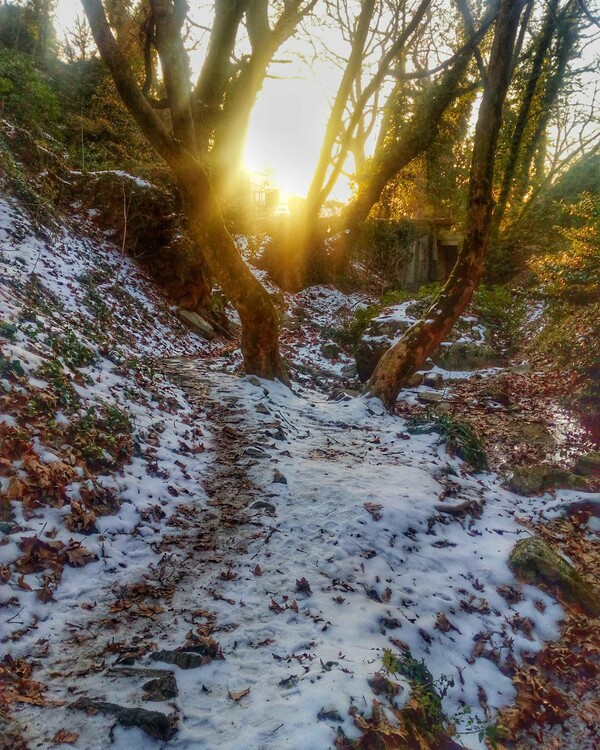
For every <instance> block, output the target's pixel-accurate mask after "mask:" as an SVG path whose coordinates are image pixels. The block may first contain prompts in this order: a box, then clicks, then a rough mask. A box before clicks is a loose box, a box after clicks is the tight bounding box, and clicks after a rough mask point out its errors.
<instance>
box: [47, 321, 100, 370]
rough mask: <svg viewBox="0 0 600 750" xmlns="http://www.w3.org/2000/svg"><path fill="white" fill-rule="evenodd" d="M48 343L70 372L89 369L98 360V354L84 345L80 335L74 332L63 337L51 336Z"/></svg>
mask: <svg viewBox="0 0 600 750" xmlns="http://www.w3.org/2000/svg"><path fill="white" fill-rule="evenodd" d="M48 343H49V345H50V346H51V347H52V349H53V350H54V352H55V353H56V354H57V355H58V356H59V357H61V358H62V360H63V361H64V363H65V364H66V365H67V367H68V368H69V369H70V370H76V369H77V368H79V367H87V366H88V365H90V364H92V362H94V361H95V360H96V359H97V357H96V354H95V353H94V352H93V351H92V350H91V349H88V347H87V346H85V345H84V344H82V343H81V341H80V340H79V337H78V335H77V334H76V333H75V331H72V330H69V331H67V332H66V333H65V334H63V335H59V334H51V335H50V336H49V337H48Z"/></svg>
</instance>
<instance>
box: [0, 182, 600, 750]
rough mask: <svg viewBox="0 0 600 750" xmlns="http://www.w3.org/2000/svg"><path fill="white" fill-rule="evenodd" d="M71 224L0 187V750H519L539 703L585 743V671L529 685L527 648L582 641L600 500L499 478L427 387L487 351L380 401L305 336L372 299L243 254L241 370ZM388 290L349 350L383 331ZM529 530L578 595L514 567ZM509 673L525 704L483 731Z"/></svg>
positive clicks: (448, 395) (473, 372) (478, 375)
mask: <svg viewBox="0 0 600 750" xmlns="http://www.w3.org/2000/svg"><path fill="white" fill-rule="evenodd" d="M121 177H122V179H123V180H125V181H130V180H134V178H130V177H129V176H127V175H122V176H121ZM138 187H140V186H138ZM141 189H145V187H144V183H143V184H142V185H141ZM99 208H101V207H99ZM94 218H95V216H94V210H93V209H92V210H91V212H90V209H88V208H86V207H84V206H82V205H78V204H77V203H76V202H73V203H72V204H70V206H69V208H68V210H64V211H62V213H60V214H59V213H55V214H54V217H53V219H52V221H46V220H43V221H40V220H36V215H32V213H31V210H30V207H29V206H28V205H27V204H26V203H24V202H23V201H22V200H19V199H18V198H16V197H14V196H13V195H12V194H11V189H10V187H9V185H8V183H6V182H5V184H4V189H3V195H2V199H1V202H0V237H1V238H2V251H1V256H0V263H1V269H2V274H1V281H0V305H1V307H0V337H1V343H2V354H1V358H0V368H1V370H0V375H1V380H0V388H1V390H0V394H1V396H0V397H1V401H2V408H1V411H2V417H1V421H0V446H1V449H2V451H1V455H2V459H1V463H0V468H1V471H0V491H1V503H2V505H1V509H2V519H1V526H0V529H1V536H0V578H1V580H2V583H3V586H2V594H1V596H2V599H1V602H0V621H1V623H2V625H1V630H0V632H1V633H2V647H1V648H2V652H3V657H4V658H3V661H2V662H1V665H0V680H1V682H0V701H1V706H2V718H1V719H0V720H1V721H2V722H3V724H4V725H5V727H4V728H5V739H3V740H2V742H3V743H4V744H3V747H7V748H8V747H13V748H16V747H27V746H31V747H63V746H64V747H67V746H69V747H76V748H86V749H89V748H103V747H107V746H108V744H111V743H112V744H114V745H115V746H116V747H128V748H133V747H140V748H142V747H143V748H148V747H163V746H168V747H182V748H183V747H190V748H191V747H193V748H207V749H213V748H214V749H216V748H240V750H241V748H257V749H258V748H298V749H300V748H326V747H333V746H334V744H335V745H336V746H337V747H340V748H350V747H353V746H354V745H353V744H352V741H354V740H356V741H358V740H360V741H361V742H362V743H363V744H360V745H359V747H371V746H374V745H371V744H368V743H369V741H370V740H369V737H371V741H372V742H375V740H374V739H373V738H375V737H378V738H379V739H378V740H377V742H383V739H382V738H383V737H384V736H392V737H394V738H395V740H394V741H396V742H398V741H406V742H407V743H408V746H411V747H412V746H415V747H417V746H419V745H418V744H417V743H419V742H422V743H424V744H426V743H429V745H426V746H432V747H442V746H443V747H457V746H463V747H469V748H478V747H482V746H483V743H484V742H485V741H491V740H494V741H495V738H497V739H498V740H500V739H501V738H504V739H502V741H506V742H509V741H510V740H511V738H512V740H513V741H515V739H516V738H519V737H520V739H516V741H517V745H516V746H517V747H534V746H539V745H535V744H531V743H532V742H534V739H527V736H528V735H527V733H528V732H531V734H530V737H533V738H535V736H536V734H535V733H536V732H540V731H542V728H543V727H544V723H545V722H546V721H547V720H549V722H550V725H554V726H555V728H551V729H547V728H546V730H545V731H548V732H549V734H548V735H544V736H547V737H548V738H552V737H553V736H557V737H558V736H560V737H561V738H562V741H564V742H565V743H566V744H564V745H562V746H565V747H568V746H572V747H580V748H581V747H590V748H591V747H593V743H594V741H595V737H596V732H597V729H596V724H595V722H594V721H593V702H591V699H589V696H590V693H589V691H593V690H594V689H595V688H594V687H593V685H592V684H587V683H586V684H585V685H583V684H580V685H579V687H581V689H582V690H584V688H585V690H588V692H585V690H584V692H583V693H582V694H581V695H582V696H585V699H582V700H580V701H579V703H578V705H577V706H573V705H572V704H569V701H568V698H567V697H565V696H566V694H567V693H568V688H567V686H566V685H565V684H564V682H563V683H562V684H560V680H559V681H558V683H557V685H556V688H553V689H555V690H557V691H558V693H556V694H555V693H552V696H551V697H550V699H549V698H548V695H546V694H544V685H541V684H539V681H538V683H536V682H535V679H534V677H533V676H532V673H531V671H528V669H529V667H528V666H527V665H531V664H532V663H534V659H535V657H536V654H540V655H542V656H543V655H545V654H547V648H548V647H547V646H546V643H547V642H549V641H550V642H552V641H555V642H557V643H558V644H559V646H557V647H556V648H557V649H560V648H566V647H565V645H564V641H561V640H560V639H561V622H562V621H564V620H565V617H567V618H571V619H568V620H567V622H568V623H570V627H571V629H572V631H573V630H574V629H578V630H577V632H579V633H581V632H584V631H585V632H586V633H587V636H586V638H587V640H586V641H585V644H584V645H582V646H580V648H589V654H586V658H587V656H590V658H592V656H591V655H592V654H593V651H594V648H595V646H594V643H596V644H597V632H596V631H597V627H596V626H595V625H594V620H593V619H588V618H587V617H586V614H587V615H594V614H596V615H597V614H598V612H597V600H596V601H594V596H593V593H592V594H591V595H590V593H589V591H590V589H589V588H588V589H587V593H585V592H586V588H585V587H586V586H589V585H592V586H594V585H597V582H598V573H599V569H598V562H597V558H595V557H594V556H593V555H592V554H591V552H590V549H591V547H590V545H592V544H593V543H594V541H595V540H597V534H598V531H599V528H598V523H597V515H598V514H597V508H598V503H600V495H598V494H593V493H592V492H591V491H590V490H592V489H594V484H593V482H594V480H593V479H585V478H582V477H574V476H573V475H572V474H571V473H570V472H568V471H566V470H563V474H564V475H565V476H566V477H567V480H564V481H563V482H562V483H563V485H565V484H566V485H567V486H570V487H571V489H557V490H554V489H553V490H552V491H551V492H544V490H545V489H546V487H545V486H543V485H540V487H539V488H538V489H537V490H536V489H534V490H533V492H531V493H530V492H527V491H526V492H524V494H515V493H514V492H513V491H511V490H510V489H508V486H507V478H508V477H509V476H510V475H509V474H508V475H507V473H506V472H505V473H504V475H499V474H497V473H494V471H490V470H488V466H487V458H486V455H485V446H482V444H481V443H480V442H479V441H477V439H476V436H474V434H473V433H472V432H471V431H470V430H469V429H468V428H466V427H465V426H464V424H463V423H462V422H461V423H459V422H457V421H454V422H453V421H452V414H453V413H454V412H453V410H454V406H453V403H454V404H459V403H460V402H461V399H462V396H461V393H460V390H455V389H460V388H463V389H465V388H466V389H468V388H469V387H473V385H472V384H473V383H476V382H477V383H480V382H483V381H485V380H486V378H487V379H491V380H490V382H496V381H494V378H496V379H497V378H498V377H499V376H500V375H502V372H503V370H502V368H501V367H500V366H499V365H497V364H495V365H493V366H492V364H491V363H485V362H482V361H480V362H478V363H477V364H475V365H474V364H473V363H471V364H470V365H469V366H466V365H465V367H464V369H463V370H458V369H456V367H455V366H454V365H453V369H452V370H451V369H444V366H443V365H444V363H443V362H442V363H441V364H440V365H437V366H434V365H433V364H432V367H431V369H430V370H429V375H426V374H422V375H421V378H420V381H419V379H417V380H415V382H414V384H413V386H412V387H411V388H409V389H405V390H403V391H402V393H401V397H400V409H399V411H400V412H401V413H402V415H396V416H393V415H390V414H389V413H387V412H386V411H385V410H384V409H383V407H382V405H381V403H380V402H378V401H377V400H374V399H365V398H363V397H360V395H359V394H360V384H359V382H358V380H357V379H356V377H355V373H354V369H353V361H354V360H353V358H352V357H351V356H350V355H349V354H348V353H347V351H346V352H345V351H344V350H343V348H340V347H339V346H338V345H337V344H336V343H335V342H334V341H333V340H332V338H331V337H332V331H333V332H335V331H336V330H341V329H344V328H345V329H346V330H347V329H348V326H349V325H351V323H352V320H353V319H354V318H353V316H354V314H355V312H356V310H360V309H366V307H367V305H368V303H370V302H372V301H373V300H372V298H371V297H370V296H369V295H368V294H367V293H361V294H358V293H355V294H350V295H349V294H344V293H342V292H340V291H337V290H335V289H333V288H331V287H327V286H320V287H312V288H309V289H307V290H305V291H304V292H301V293H299V294H295V295H294V294H289V293H283V292H281V291H280V290H278V289H277V288H276V287H275V286H274V285H273V284H272V283H271V282H269V281H268V279H267V278H266V276H265V274H264V272H262V271H255V272H256V273H257V274H258V275H259V276H260V277H261V278H262V279H263V280H264V281H265V282H266V283H267V284H268V285H269V289H270V291H271V293H272V296H273V297H274V298H275V299H276V301H277V304H278V306H279V308H280V314H281V317H282V321H283V327H284V330H283V332H282V341H283V346H284V351H285V354H286V357H287V358H288V361H289V364H290V370H291V372H292V375H293V379H294V382H293V387H292V389H288V388H286V387H285V386H283V385H282V384H279V383H273V382H268V381H261V380H259V379H257V378H254V377H243V376H241V375H240V368H241V358H240V354H239V351H238V349H237V341H236V338H235V333H234V338H233V339H227V338H219V337H216V338H213V339H211V340H210V341H209V340H207V339H206V338H204V337H202V336H201V335H199V334H198V333H195V332H194V331H193V330H192V329H191V328H189V327H187V326H185V325H184V324H183V323H182V321H181V320H180V318H179V316H178V314H177V308H176V307H175V306H174V305H172V304H170V303H169V301H168V300H167V299H166V297H165V296H164V293H163V292H162V291H160V290H159V289H158V288H157V287H156V286H155V285H154V283H153V282H152V281H151V280H150V279H149V278H148V277H147V275H146V274H145V272H144V271H142V270H141V269H140V267H138V266H137V265H136V264H135V263H134V261H132V260H131V259H130V258H129V257H128V256H127V255H126V254H124V253H123V251H122V247H120V246H119V245H118V244H112V242H111V237H110V236H109V235H107V234H106V232H103V231H102V230H101V229H99V228H98V226H97V224H96V223H95V222H94ZM237 242H238V246H239V247H240V248H241V250H242V252H246V249H247V248H246V241H245V239H244V238H243V237H241V236H240V237H238V238H237ZM411 304H412V305H413V306H414V305H415V304H417V305H418V301H417V303H415V301H414V300H412V301H411V300H409V301H406V302H401V303H396V304H395V305H394V306H392V307H390V308H383V310H380V311H379V313H378V314H379V317H375V318H374V321H375V322H373V320H371V321H370V322H369V325H370V326H371V329H369V330H367V331H366V333H365V332H364V331H363V332H362V333H361V334H360V335H361V336H362V340H363V342H366V343H369V342H372V341H373V340H376V341H378V340H380V338H382V337H383V338H385V337H386V336H387V337H389V336H392V338H393V337H394V336H395V335H397V331H396V333H390V331H389V330H388V329H385V326H386V325H388V324H389V323H390V321H392V322H393V321H395V322H396V323H400V324H401V325H404V324H405V323H406V322H407V321H408V322H410V319H411V308H410V305H411ZM226 312H228V315H229V317H230V318H231V321H232V330H234V332H235V315H234V314H233V312H232V310H231V309H229V310H228V311H226ZM374 325H375V326H377V325H379V326H380V328H379V329H377V330H374V329H373V326H374ZM461 325H462V328H461V331H460V333H459V334H458V335H457V336H455V337H454V340H453V342H448V348H452V346H454V347H455V348H454V349H453V351H454V352H456V345H457V344H458V345H465V346H466V345H468V346H471V347H472V346H475V347H477V346H480V345H484V344H486V342H488V341H489V334H488V331H487V328H486V324H485V322H483V321H482V320H481V319H479V318H478V317H477V316H475V315H473V314H471V315H469V316H466V317H465V318H464V320H463V322H462V324H461ZM382 326H383V328H382ZM384 329H385V331H384ZM477 352H479V350H477ZM471 353H472V352H471ZM479 356H480V355H479V353H477V357H479ZM445 364H446V366H448V362H447V361H446V363H445ZM506 372H507V374H508V375H507V376H508V377H509V378H513V380H514V378H515V377H516V378H518V377H519V374H518V372H517V373H516V374H515V372H514V371H510V370H507V371H506ZM473 376H474V377H475V379H473ZM424 377H425V382H423V378H424ZM451 380H452V381H455V382H450V381H451ZM458 380H460V381H461V382H458ZM469 384H471V386H469ZM511 387H514V385H513V386H511ZM516 387H517V389H518V387H519V386H518V382H517V386H516ZM480 397H481V395H480ZM488 398H489V400H490V402H491V403H494V404H496V405H497V406H496V407H494V408H501V407H502V404H498V402H497V401H496V400H495V397H494V395H493V394H492V395H491V396H488ZM441 404H446V406H445V407H444V408H441ZM426 405H427V406H428V409H427V410H426V409H425V406H426ZM457 408H458V407H457ZM471 411H473V409H471ZM492 439H493V437H492ZM578 439H579V438H578ZM586 439H587V438H586ZM581 441H582V442H581V445H583V444H584V442H585V441H584V440H583V438H581ZM584 447H586V448H589V447H590V446H588V445H587V444H585V446H584ZM592 447H593V446H592ZM492 453H493V452H492V451H490V457H491V458H490V461H491V463H492V465H493V466H496V467H498V466H501V465H502V460H500V461H498V460H496V458H497V455H496V458H494V457H493V456H492ZM500 453H502V451H500ZM513 458H514V456H513ZM500 459H502V455H500ZM558 484H559V485H560V484H561V482H560V481H559V482H558ZM513 489H514V484H513ZM526 495H532V496H526ZM565 511H567V512H571V516H565V515H564V514H565ZM573 512H576V513H578V515H577V516H576V517H573V516H572V513H573ZM569 524H571V527H570V528H568V527H569ZM532 533H537V534H538V535H541V536H542V537H544V538H546V539H547V540H548V541H550V542H552V544H553V545H554V546H556V545H557V544H559V543H561V544H564V546H565V550H566V551H567V553H568V554H569V557H570V558H571V560H572V561H573V562H575V563H576V564H577V565H578V566H580V567H581V564H582V562H583V561H585V565H586V568H585V570H583V572H584V574H585V576H586V578H585V582H586V583H585V584H583V583H581V582H578V579H577V580H576V581H575V584H573V580H574V579H573V580H571V584H572V587H571V589H569V588H568V587H567V588H565V587H564V586H561V585H558V589H557V581H556V580H554V581H551V580H547V581H546V584H544V574H543V572H542V573H540V571H538V574H539V575H538V579H536V580H535V581H534V578H535V576H534V577H533V578H530V579H529V580H530V581H531V583H525V582H524V580H525V579H524V578H523V572H522V571H521V574H520V575H519V580H517V578H516V577H515V574H514V573H513V569H512V568H511V566H510V565H509V560H510V558H511V552H512V550H513V548H514V546H515V543H516V542H518V541H519V540H527V539H529V538H531V535H532ZM559 540H560V542H559ZM596 543H597V541H596ZM578 554H579V555H580V557H579V558H578V557H577V555H578ZM513 565H514V566H516V565H517V562H514V561H513ZM516 569H517V568H516V567H515V570H516ZM530 574H531V571H530ZM535 582H537V583H540V582H541V583H542V584H543V585H542V587H540V586H539V585H533V583H535ZM559 584H560V582H559ZM573 585H574V586H575V588H574V589H573ZM573 592H575V593H573ZM557 595H558V599H557ZM569 597H571V599H570V598H569ZM582 610H583V613H584V614H582ZM586 628H587V630H586ZM562 633H563V636H562V637H563V638H564V637H565V636H564V633H565V629H564V627H563V629H562ZM594 639H596V640H594ZM560 644H562V645H560ZM556 653H557V654H558V653H560V651H559V650H557V652H556ZM593 658H595V659H596V661H590V669H592V668H593V669H594V670H597V655H596V657H593ZM592 665H593V667H592ZM522 667H524V669H522ZM535 669H538V667H535ZM561 679H563V680H564V679H565V674H564V673H561ZM591 682H592V683H593V679H592V681H591ZM567 684H568V680H567ZM517 690H519V691H520V693H519V695H520V705H521V707H522V706H523V702H524V701H525V702H526V700H529V705H528V706H527V709H526V712H525V714H523V712H521V713H518V712H517V713H515V710H514V709H511V710H512V711H513V712H512V714H511V712H510V711H509V712H508V713H507V714H506V715H505V716H504V718H503V719H502V720H501V722H500V723H501V724H503V725H504V727H505V728H504V729H501V728H500V727H499V725H498V710H499V709H501V708H502V707H503V706H511V704H514V702H515V696H516V695H517ZM528 691H529V692H528ZM561 691H562V692H561ZM524 695H525V698H523V696H524ZM556 695H559V696H561V697H560V700H559V699H558V698H556ZM588 699H589V701H588ZM518 706H519V704H517V708H518ZM588 707H589V711H588ZM577 712H581V713H582V715H581V716H579V715H577ZM9 722H10V723H9ZM556 727H558V730H557V729H556ZM519 732H524V734H521V735H519ZM561 732H562V734H561ZM486 737H487V740H486ZM361 738H362V739H361ZM402 738H404V739H402ZM431 743H433V744H431ZM436 743H437V744H436ZM444 743H445V744H444ZM457 743H458V744H457ZM569 743H571V744H570V745H569ZM590 743H592V744H590ZM377 746H379V745H377ZM382 746H383V745H382ZM392 746H397V745H392ZM507 746H510V745H507ZM548 746H549V745H548Z"/></svg>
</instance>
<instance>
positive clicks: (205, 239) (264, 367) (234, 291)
mask: <svg viewBox="0 0 600 750" xmlns="http://www.w3.org/2000/svg"><path fill="white" fill-rule="evenodd" d="M176 175H177V179H178V182H179V189H180V192H181V197H182V202H183V207H184V211H185V214H186V216H187V219H188V222H189V232H190V234H191V236H192V239H193V240H194V241H195V242H196V243H197V244H198V245H199V246H200V247H201V248H202V252H203V253H204V256H205V258H206V261H207V263H208V266H209V268H210V270H211V272H212V273H213V275H214V277H215V279H216V281H217V282H218V283H219V285H220V286H221V288H222V289H223V291H224V292H225V294H226V295H227V297H228V298H229V299H230V300H231V302H232V303H233V305H234V307H235V309H236V310H237V311H238V313H239V316H240V319H241V321H242V354H243V355H244V365H245V368H246V371H247V372H248V373H252V374H254V375H258V376H260V377H262V378H267V379H269V380H272V379H274V378H279V380H281V381H282V382H284V383H288V384H289V382H290V381H289V378H288V375H287V372H286V369H285V365H284V363H283V360H282V358H281V355H280V353H279V341H278V333H279V319H278V316H277V312H276V310H275V308H274V306H273V303H272V302H271V298H270V297H269V295H268V294H267V292H266V290H265V288H264V287H263V286H262V284H261V283H260V282H259V281H258V280H257V279H256V277H255V276H254V275H253V274H252V272H251V271H250V269H249V268H248V266H247V265H246V264H245V263H244V261H243V260H242V258H241V257H240V254H239V253H238V250H237V248H236V246H235V244H234V242H233V240H232V238H231V235H230V234H229V232H228V231H227V228H226V227H225V224H224V222H223V218H222V216H221V212H220V209H219V206H218V204H217V201H216V198H215V196H214V193H213V191H212V187H211V185H210V183H209V182H208V178H207V175H206V172H205V171H204V169H202V167H201V166H200V165H199V164H198V162H197V161H196V160H195V159H193V158H191V157H190V158H189V159H188V160H187V161H186V163H185V164H182V165H181V166H180V167H179V169H177V171H176Z"/></svg>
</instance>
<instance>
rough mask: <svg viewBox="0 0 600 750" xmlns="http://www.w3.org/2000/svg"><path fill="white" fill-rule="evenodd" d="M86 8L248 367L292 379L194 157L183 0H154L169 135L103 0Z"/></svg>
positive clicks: (264, 303) (260, 294)
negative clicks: (236, 331) (228, 306)
mask: <svg viewBox="0 0 600 750" xmlns="http://www.w3.org/2000/svg"><path fill="white" fill-rule="evenodd" d="M82 5H83V7H84V10H85V13H86V16H87V18H88V21H89V24H90V28H91V30H92V34H93V36H94V40H95V42H96V45H97V47H98V50H99V52H100V55H101V57H102V59H103V60H104V62H105V64H106V66H107V67H108V69H109V70H110V73H111V75H112V77H113V80H114V82H115V85H116V87H117V90H118V92H119V95H120V96H121V99H122V100H123V102H124V104H125V106H126V107H127V109H128V110H129V112H130V113H131V115H132V116H133V118H134V119H135V121H136V123H137V125H138V127H139V128H140V130H141V131H142V133H143V134H144V136H145V137H146V139H147V140H148V142H149V143H150V144H151V145H152V146H153V147H154V149H155V150H156V151H157V153H158V154H159V155H160V156H161V157H162V158H163V159H164V160H165V162H166V163H167V164H168V166H169V167H170V169H171V171H172V173H173V175H174V177H175V178H176V180H177V182H178V185H179V189H180V191H181V195H182V202H183V207H184V210H185V213H186V216H187V219H188V222H189V230H190V234H191V236H192V239H193V240H194V247H195V248H196V249H197V250H198V252H202V253H203V255H204V258H205V260H206V262H207V265H208V268H209V271H210V272H211V274H212V276H213V277H214V278H215V279H216V280H217V282H218V283H219V284H220V285H221V287H222V289H223V291H224V292H225V294H226V295H227V297H229V299H230V300H231V302H232V304H233V305H234V307H235V308H236V310H237V311H238V312H239V315H240V318H241V321H242V353H243V355H244V365H245V367H246V371H247V372H249V373H253V374H254V375H258V376H260V377H264V378H269V379H271V378H275V377H277V378H280V379H281V380H283V381H284V382H286V383H287V382H289V380H288V376H287V373H286V370H285V365H284V363H283V360H282V358H281V355H280V353H279V344H278V329H279V325H278V319H277V313H276V311H275V308H274V307H273V303H272V302H271V298H270V297H269V295H268V293H267V291H266V289H265V288H264V287H263V286H262V285H261V284H260V283H259V282H258V280H257V279H256V278H255V277H254V275H253V274H252V272H251V271H250V269H249V268H248V266H247V265H246V264H245V263H244V262H243V260H242V258H241V257H240V255H239V253H238V250H237V248H236V246H235V243H234V242H233V239H232V238H231V236H230V234H229V232H228V231H227V229H226V227H225V224H224V222H223V218H222V216H221V212H220V209H219V206H218V203H217V200H216V198H215V195H214V193H213V189H212V186H211V183H210V180H209V178H208V175H207V173H206V170H205V169H204V167H203V166H202V164H201V163H200V162H199V161H198V159H197V158H196V156H195V152H194V148H195V133H194V129H193V118H192V112H191V97H190V92H189V74H188V70H187V67H186V64H185V57H184V48H183V40H182V38H181V35H180V33H179V29H180V28H181V26H182V25H183V23H184V21H185V16H186V13H187V6H186V5H185V3H177V4H171V3H169V2H168V1H167V0H152V7H153V10H154V12H155V16H156V26H157V44H158V51H159V54H160V57H161V63H162V65H163V68H165V70H164V80H165V87H166V89H167V96H168V100H169V109H170V113H171V123H172V127H173V132H171V131H170V130H168V129H167V127H166V126H165V124H164V122H163V121H162V120H161V119H160V118H159V117H157V115H156V112H155V111H154V109H153V108H152V106H151V105H150V103H149V102H148V100H147V99H146V97H145V95H144V93H143V91H142V89H141V88H140V86H139V84H138V82H137V79H136V77H135V74H134V73H133V70H132V68H131V66H130V64H129V61H128V59H127V58H126V56H125V55H124V54H123V52H122V50H121V49H120V48H119V46H118V44H117V41H116V39H115V38H114V36H113V33H112V30H111V28H110V26H109V23H108V20H107V18H106V13H105V11H104V6H103V4H102V2H101V0H82Z"/></svg>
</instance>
